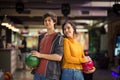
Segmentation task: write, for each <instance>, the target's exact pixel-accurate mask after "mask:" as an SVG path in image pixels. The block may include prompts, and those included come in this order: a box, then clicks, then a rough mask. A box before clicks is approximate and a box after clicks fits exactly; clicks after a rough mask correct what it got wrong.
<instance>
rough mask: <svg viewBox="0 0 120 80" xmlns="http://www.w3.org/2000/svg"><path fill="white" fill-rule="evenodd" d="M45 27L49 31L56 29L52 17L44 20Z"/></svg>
mask: <svg viewBox="0 0 120 80" xmlns="http://www.w3.org/2000/svg"><path fill="white" fill-rule="evenodd" d="M44 25H45V27H46V28H48V29H50V28H54V25H55V22H54V21H53V19H52V18H51V17H46V18H45V19H44Z"/></svg>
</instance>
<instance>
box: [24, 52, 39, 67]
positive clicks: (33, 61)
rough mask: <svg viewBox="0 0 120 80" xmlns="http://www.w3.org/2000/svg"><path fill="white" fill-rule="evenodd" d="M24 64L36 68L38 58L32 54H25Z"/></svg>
mask: <svg viewBox="0 0 120 80" xmlns="http://www.w3.org/2000/svg"><path fill="white" fill-rule="evenodd" d="M25 62H26V65H27V66H29V67H36V66H37V65H38V64H39V58H37V57H35V56H32V54H27V55H26V57H25Z"/></svg>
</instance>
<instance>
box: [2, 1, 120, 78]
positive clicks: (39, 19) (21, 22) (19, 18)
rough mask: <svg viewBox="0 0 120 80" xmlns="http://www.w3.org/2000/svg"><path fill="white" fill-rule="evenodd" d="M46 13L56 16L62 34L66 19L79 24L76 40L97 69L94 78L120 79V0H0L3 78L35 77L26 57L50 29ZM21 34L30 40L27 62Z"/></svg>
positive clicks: (28, 41)
mask: <svg viewBox="0 0 120 80" xmlns="http://www.w3.org/2000/svg"><path fill="white" fill-rule="evenodd" d="M47 12H54V13H55V14H56V15H57V23H56V29H55V31H56V32H60V33H61V34H62V35H63V32H62V29H61V28H62V24H63V23H64V22H65V21H67V20H70V21H71V22H73V23H74V24H75V25H76V28H77V40H78V42H80V43H81V44H82V46H83V49H84V51H87V52H88V54H89V56H90V58H91V59H92V60H93V62H94V66H95V68H96V70H95V71H94V72H93V80H120V1H119V0H0V80H33V76H34V75H33V74H32V73H31V71H32V69H33V67H30V66H32V64H33V63H32V62H30V61H26V60H25V59H26V56H27V57H28V56H29V54H31V51H33V50H37V49H38V43H39V42H38V36H39V35H40V34H43V33H45V32H46V31H47V29H46V28H45V26H44V25H43V15H44V14H45V13H47ZM21 37H25V39H26V43H27V47H26V52H25V53H26V55H25V59H24V61H22V57H23V56H22V52H21V51H20V49H19V47H20V45H21ZM24 62H25V65H23V64H24ZM27 63H28V64H29V65H30V66H29V65H26V64H27ZM36 63H37V61H36Z"/></svg>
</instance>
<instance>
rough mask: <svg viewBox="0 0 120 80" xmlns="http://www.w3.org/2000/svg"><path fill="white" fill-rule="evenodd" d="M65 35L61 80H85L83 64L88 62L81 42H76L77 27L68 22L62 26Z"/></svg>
mask: <svg viewBox="0 0 120 80" xmlns="http://www.w3.org/2000/svg"><path fill="white" fill-rule="evenodd" d="M62 31H63V34H64V37H65V38H64V57H63V62H62V77H61V80H84V78H83V74H82V63H85V62H86V61H87V60H86V58H85V55H84V50H83V47H82V45H81V44H80V42H77V40H76V34H77V32H76V26H75V25H74V24H73V23H72V22H70V21H67V22H65V23H64V24H63V25H62Z"/></svg>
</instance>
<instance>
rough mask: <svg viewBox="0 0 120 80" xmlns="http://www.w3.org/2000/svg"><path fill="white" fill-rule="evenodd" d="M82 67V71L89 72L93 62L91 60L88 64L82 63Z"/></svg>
mask: <svg viewBox="0 0 120 80" xmlns="http://www.w3.org/2000/svg"><path fill="white" fill-rule="evenodd" d="M82 66H83V71H89V70H91V69H93V67H94V62H93V61H92V60H91V61H89V62H86V63H83V64H82Z"/></svg>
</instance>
